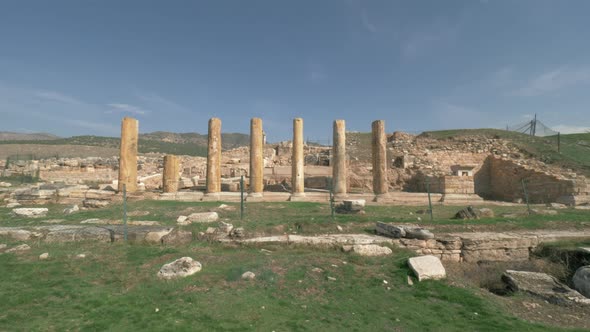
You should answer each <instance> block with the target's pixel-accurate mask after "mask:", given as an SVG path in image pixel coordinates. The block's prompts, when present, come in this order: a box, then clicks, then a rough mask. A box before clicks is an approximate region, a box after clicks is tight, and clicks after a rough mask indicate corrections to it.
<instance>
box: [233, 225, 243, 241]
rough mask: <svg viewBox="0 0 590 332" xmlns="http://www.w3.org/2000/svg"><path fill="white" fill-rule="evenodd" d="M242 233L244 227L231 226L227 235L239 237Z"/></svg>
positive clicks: (234, 237)
mask: <svg viewBox="0 0 590 332" xmlns="http://www.w3.org/2000/svg"><path fill="white" fill-rule="evenodd" d="M244 235H245V232H244V228H243V227H236V228H233V229H232V230H231V231H230V232H229V237H231V238H232V239H241V238H243V237H244Z"/></svg>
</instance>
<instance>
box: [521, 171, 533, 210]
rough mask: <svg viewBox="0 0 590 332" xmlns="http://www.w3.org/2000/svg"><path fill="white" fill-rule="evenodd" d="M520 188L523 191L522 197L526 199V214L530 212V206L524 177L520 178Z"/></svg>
mask: <svg viewBox="0 0 590 332" xmlns="http://www.w3.org/2000/svg"><path fill="white" fill-rule="evenodd" d="M521 182H522V190H523V191H524V199H525V200H526V209H527V212H528V214H529V215H530V214H531V206H530V204H529V193H528V192H527V190H526V183H525V181H524V179H522V181H521Z"/></svg>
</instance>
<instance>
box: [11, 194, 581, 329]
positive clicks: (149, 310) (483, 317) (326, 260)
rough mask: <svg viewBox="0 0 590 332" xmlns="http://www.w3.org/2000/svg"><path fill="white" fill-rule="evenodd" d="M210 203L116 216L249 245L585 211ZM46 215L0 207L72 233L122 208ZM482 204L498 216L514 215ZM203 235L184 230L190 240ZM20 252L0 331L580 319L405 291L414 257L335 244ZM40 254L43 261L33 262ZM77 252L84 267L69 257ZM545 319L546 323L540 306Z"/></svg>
mask: <svg viewBox="0 0 590 332" xmlns="http://www.w3.org/2000/svg"><path fill="white" fill-rule="evenodd" d="M220 204H221V203H220V202H203V203H186V202H170V201H147V200H143V201H130V202H129V207H128V211H129V216H130V217H129V218H130V220H136V221H137V220H152V221H158V222H160V223H161V224H163V225H175V224H176V221H175V220H176V218H177V216H179V215H187V214H189V213H191V212H199V211H218V212H219V214H220V216H221V218H222V219H223V220H225V221H229V222H231V223H233V224H234V225H235V226H242V227H244V228H245V229H246V235H247V236H254V235H264V234H283V233H285V232H288V233H298V234H316V233H335V232H337V230H336V226H337V225H340V226H341V227H342V228H343V229H344V232H350V233H357V232H371V231H372V228H373V226H374V223H375V221H377V220H383V221H395V222H400V223H416V222H417V220H416V218H417V216H420V217H421V218H422V219H423V220H422V221H421V222H420V224H422V225H424V226H426V227H427V228H429V229H434V230H435V231H460V230H473V229H475V228H478V229H485V228H486V227H493V228H494V229H495V230H501V229H533V228H568V229H572V228H581V227H587V221H588V220H589V219H590V218H589V217H590V212H589V211H580V210H573V209H566V210H559V214H558V215H557V216H530V217H525V216H523V217H519V218H508V219H506V218H501V217H498V218H490V219H482V220H478V221H457V220H453V219H450V218H451V217H452V215H453V214H454V212H455V211H456V210H458V208H459V207H448V206H439V207H435V216H436V219H435V220H434V221H433V222H431V221H429V220H428V218H427V216H426V215H417V214H416V212H417V211H418V210H421V209H425V207H406V206H367V208H366V211H367V212H366V214H365V215H359V216H351V215H337V216H336V219H335V220H332V219H331V217H330V208H329V205H328V204H321V203H304V202H284V203H248V204H246V210H245V218H244V219H243V220H240V218H239V214H240V212H239V204H238V203H225V204H227V205H229V209H230V210H227V208H225V209H220V208H219V205H220ZM47 207H48V208H49V210H50V212H49V214H48V216H47V217H45V218H39V219H23V218H14V217H11V216H10V209H7V208H0V226H27V225H36V224H45V223H42V221H45V220H49V219H61V221H60V223H62V224H78V223H79V222H80V221H81V220H84V219H88V218H101V219H109V220H120V219H121V216H122V205H121V204H115V203H114V204H112V205H110V206H109V207H107V208H105V209H100V210H85V211H80V212H78V213H75V214H72V215H67V216H66V215H63V213H62V210H63V208H64V207H65V206H64V205H61V204H51V205H47ZM491 208H492V209H494V210H495V211H496V213H497V214H500V213H504V212H507V213H515V212H524V209H525V208H524V207H522V206H502V207H497V206H492V207H491ZM209 226H211V224H209V225H207V224H196V225H190V226H183V227H185V228H186V229H190V230H192V231H193V232H195V233H196V232H199V231H204V230H205V229H206V228H207V227H209ZM0 243H6V244H8V246H9V247H11V246H13V245H16V244H20V243H21V242H17V241H13V240H9V239H6V238H1V237H0ZM28 244H29V245H31V247H32V248H31V250H29V251H26V252H22V253H19V254H14V253H10V254H6V253H5V254H0V267H1V269H2V273H0V290H1V291H0V293H1V295H2V296H1V298H2V301H0V331H31V330H35V331H37V330H40V331H62V330H75V331H77V330H84V331H87V330H88V331H96V330H109V331H111V330H112V331H135V330H150V331H162V330H178V331H185V330H216V331H217V330H227V331H244V330H246V331H247V330H256V331H258V330H261V331H316V330H327V331H377V330H378V331H465V330H467V331H498V330H510V331H557V330H560V328H558V327H555V326H561V327H563V326H580V325H579V324H581V323H577V324H578V325H570V324H565V325H564V324H560V323H559V322H555V321H551V320H549V321H547V318H546V317H545V318H543V317H544V316H543V317H541V318H539V317H536V316H533V317H529V318H530V319H532V320H534V321H542V322H545V323H546V324H553V325H555V326H550V325H540V324H536V323H531V322H527V321H524V320H522V319H520V318H517V316H516V315H518V316H519V317H528V316H526V314H527V312H528V309H526V308H525V307H523V305H522V303H529V302H530V301H534V300H531V299H529V298H528V297H522V295H517V296H513V297H499V296H496V295H493V294H491V293H489V292H487V291H485V290H483V289H481V288H479V287H480V285H478V284H470V283H467V282H462V281H460V280H458V279H452V278H449V279H448V280H444V281H425V282H420V283H418V282H417V281H416V280H414V285H409V284H408V282H407V278H408V275H410V271H409V270H408V267H407V264H406V261H407V258H408V257H409V256H410V255H412V253H410V252H409V251H405V250H402V249H397V248H393V249H394V254H393V255H392V256H387V257H379V258H368V257H361V256H357V255H354V254H348V253H344V252H342V251H340V250H338V249H318V248H309V247H298V246H279V245H259V246H236V245H223V244H220V243H212V242H206V241H195V242H193V243H191V244H190V245H184V246H174V247H167V246H156V245H141V244H125V243H119V242H115V243H111V244H105V243H67V244H49V243H44V242H35V241H29V242H28ZM262 249H264V250H262ZM44 252H47V253H49V255H50V258H49V259H48V260H39V258H38V257H39V255H40V254H41V253H44ZM82 253H83V254H85V255H86V258H82V259H80V258H76V255H78V254H82ZM183 256H190V257H193V258H194V259H196V260H198V261H199V262H201V263H202V264H203V270H202V271H201V272H199V273H198V274H196V275H194V276H191V277H188V278H186V279H182V280H174V281H162V280H159V279H158V278H157V277H156V273H157V271H158V270H159V268H160V267H161V266H162V265H163V264H165V263H167V262H170V261H172V260H174V259H177V258H180V257H183ZM317 268H319V269H320V270H318V269H317ZM474 268H475V267H474ZM245 271H252V272H254V273H255V274H256V275H257V277H256V279H255V280H252V281H244V280H241V278H240V276H241V274H242V273H243V272H245ZM474 271H479V270H478V269H475V270H474ZM462 273H463V272H462ZM473 273H475V272H472V274H473ZM539 305H543V304H542V303H541V304H539ZM511 306H512V307H511ZM508 308H510V309H508ZM545 310H548V312H549V314H554V315H557V314H556V313H553V311H551V310H553V309H551V307H547V308H546V309H545ZM569 310H570V309H563V310H562V311H566V312H567V313H569ZM543 315H545V314H544V313H543ZM560 315H562V314H560ZM564 315H565V314H563V315H562V316H563V317H565V316H564ZM545 316H546V315H545ZM563 319H565V318H563ZM563 319H562V321H563ZM582 326H584V325H582Z"/></svg>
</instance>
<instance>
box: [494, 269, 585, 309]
mask: <svg viewBox="0 0 590 332" xmlns="http://www.w3.org/2000/svg"><path fill="white" fill-rule="evenodd" d="M502 281H504V282H505V283H506V285H507V286H508V288H509V289H510V290H511V291H514V292H518V291H521V292H526V293H530V294H532V295H535V296H538V297H540V298H542V299H544V300H546V301H548V302H549V303H553V304H559V305H569V304H572V303H577V304H584V305H590V299H588V298H585V297H584V296H582V294H580V293H578V292H577V291H575V290H573V289H571V288H569V287H568V286H566V285H564V284H563V283H561V282H559V281H558V280H557V279H556V278H555V277H553V276H550V275H548V274H546V273H539V272H528V271H514V270H507V271H506V272H505V273H504V274H503V275H502Z"/></svg>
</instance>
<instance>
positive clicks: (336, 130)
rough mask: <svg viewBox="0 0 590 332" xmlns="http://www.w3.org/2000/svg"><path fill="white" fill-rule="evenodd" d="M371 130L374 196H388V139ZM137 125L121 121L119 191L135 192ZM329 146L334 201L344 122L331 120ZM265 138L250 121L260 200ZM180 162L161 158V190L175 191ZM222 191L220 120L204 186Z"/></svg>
mask: <svg viewBox="0 0 590 332" xmlns="http://www.w3.org/2000/svg"><path fill="white" fill-rule="evenodd" d="M371 129H372V156H373V192H374V193H375V195H377V197H381V196H383V195H385V194H387V192H388V189H389V185H388V181H387V139H386V136H385V124H384V122H383V121H382V120H377V121H374V122H373V123H372V125H371ZM138 132H139V125H138V121H137V120H136V119H133V118H127V117H126V118H124V119H123V121H122V123H121V155H120V165H119V185H118V189H119V191H122V190H123V186H126V189H127V191H128V192H134V191H136V190H137V142H138ZM333 141H334V143H333V146H332V190H333V192H334V194H335V195H336V197H337V198H340V197H345V196H346V194H347V177H348V174H347V172H348V171H347V162H346V126H345V122H344V120H336V121H334V127H333ZM263 151H264V138H263V131H262V120H261V119H260V118H253V119H252V120H251V121H250V173H249V175H250V193H249V195H250V196H251V197H262V193H263V189H264V182H263V180H264V159H263ZM291 164H292V168H291V181H292V197H295V198H296V197H304V196H305V189H304V180H305V179H304V154H303V119H301V118H296V119H294V120H293V154H292V161H291ZM178 175H179V160H178V157H177V156H173V155H167V156H165V157H164V172H163V178H162V181H163V186H162V187H163V191H164V192H176V191H177V190H178ZM220 191H221V120H220V119H218V118H211V119H210V120H209V128H208V148H207V184H206V194H209V195H214V194H217V193H219V192H220Z"/></svg>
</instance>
